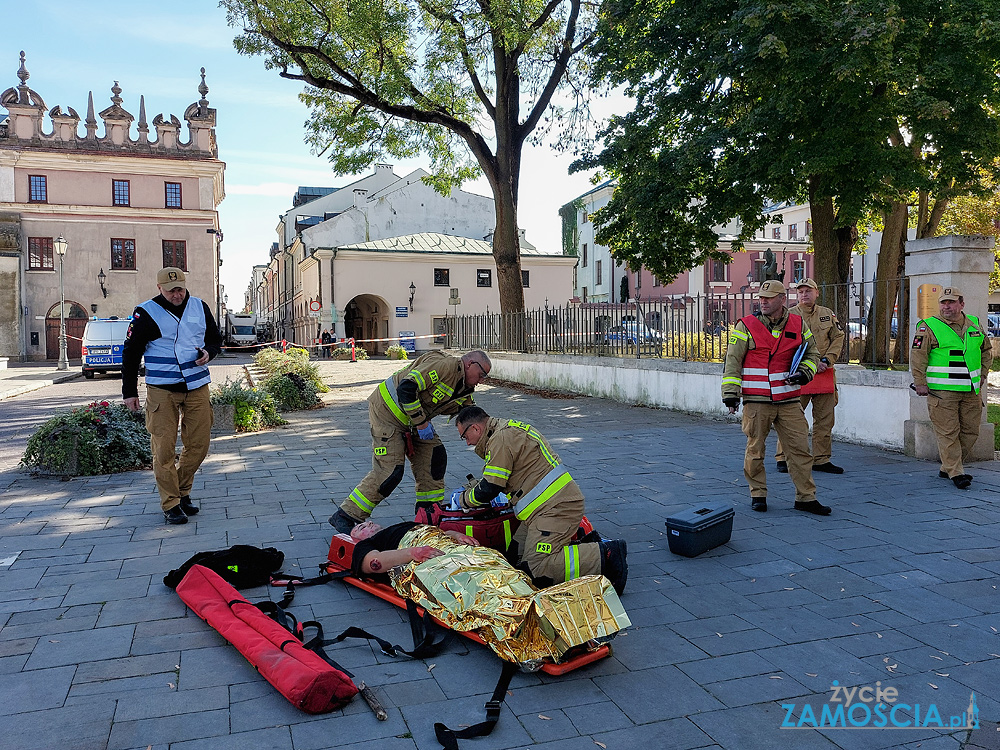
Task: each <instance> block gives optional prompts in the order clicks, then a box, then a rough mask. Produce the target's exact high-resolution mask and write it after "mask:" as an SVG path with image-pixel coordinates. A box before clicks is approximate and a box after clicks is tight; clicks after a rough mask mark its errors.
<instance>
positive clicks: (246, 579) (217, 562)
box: [163, 544, 285, 589]
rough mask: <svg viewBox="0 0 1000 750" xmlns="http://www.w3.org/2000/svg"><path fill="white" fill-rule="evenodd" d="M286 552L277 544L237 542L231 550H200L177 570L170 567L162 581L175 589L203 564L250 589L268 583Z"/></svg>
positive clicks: (233, 583)
mask: <svg viewBox="0 0 1000 750" xmlns="http://www.w3.org/2000/svg"><path fill="white" fill-rule="evenodd" d="M284 560H285V554H284V553H283V552H281V551H279V550H277V549H275V548H274V547H266V548H264V549H261V548H260V547H253V546H251V545H249V544H236V545H233V546H232V547H230V548H229V549H222V550H215V551H214V552H199V553H198V554H197V555H195V556H194V557H192V558H191V559H190V560H188V561H187V562H186V563H184V564H183V565H181V566H180V567H179V568H177V570H171V571H170V572H169V573H167V574H166V575H165V576H164V577H163V583H164V584H166V585H167V586H169V587H170V588H172V589H176V588H177V584H178V583H180V582H181V579H182V578H183V577H184V575H185V574H186V573H187V572H188V570H189V569H190V568H191V566H193V565H203V566H204V567H206V568H208V569H209V570H213V571H215V572H216V573H218V574H219V575H220V576H222V577H223V578H224V579H225V580H226V581H227V582H228V583H230V584H232V585H233V586H234V587H235V588H238V589H243V588H251V587H253V586H265V585H267V583H268V582H269V581H270V579H271V573H273V572H275V571H276V570H279V569H280V568H281V563H282V562H284Z"/></svg>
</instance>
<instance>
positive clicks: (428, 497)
mask: <svg viewBox="0 0 1000 750" xmlns="http://www.w3.org/2000/svg"><path fill="white" fill-rule="evenodd" d="M441 500H444V487H442V488H441V489H439V490H425V491H424V492H418V493H417V502H418V503H437V502H440V501H441Z"/></svg>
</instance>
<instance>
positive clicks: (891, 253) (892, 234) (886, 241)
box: [861, 201, 909, 365]
mask: <svg viewBox="0 0 1000 750" xmlns="http://www.w3.org/2000/svg"><path fill="white" fill-rule="evenodd" d="M908 218H909V205H908V204H907V203H906V201H896V202H894V203H893V204H892V208H891V209H890V211H889V213H887V214H885V215H884V223H885V228H884V229H883V230H882V243H881V245H880V246H879V251H878V266H877V268H876V269H875V288H874V289H873V290H872V304H871V307H870V308H869V310H868V321H867V322H868V336H867V340H866V341H865V351H864V354H863V355H862V357H861V361H862V362H865V363H867V364H874V365H884V364H888V362H889V332H890V330H891V329H890V326H891V325H892V314H893V312H894V310H895V305H896V300H897V299H898V297H899V276H900V273H899V267H900V264H901V263H902V261H903V246H904V243H905V242H906V226H907V221H908ZM897 335H900V334H899V333H897ZM902 335H905V331H904V332H903V334H902Z"/></svg>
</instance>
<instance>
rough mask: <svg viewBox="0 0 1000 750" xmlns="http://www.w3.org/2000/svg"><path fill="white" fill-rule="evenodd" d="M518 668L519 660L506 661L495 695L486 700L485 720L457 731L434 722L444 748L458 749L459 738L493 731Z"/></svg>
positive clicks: (435, 730) (483, 735) (438, 737)
mask: <svg viewBox="0 0 1000 750" xmlns="http://www.w3.org/2000/svg"><path fill="white" fill-rule="evenodd" d="M517 670H518V664H517V662H513V661H504V663H503V669H502V670H501V672H500V679H499V680H497V686H496V688H494V690H493V697H492V698H490V699H489V700H488V701H487V702H486V706H485V708H486V720H485V721H481V722H479V723H478V724H473V725H472V726H471V727H466V728H465V729H459V730H458V731H457V732H456V731H455V730H454V729H449V728H448V727H446V726H445V725H444V724H442V723H440V722H438V723H436V724H434V735H435V736H436V737H437V741H438V742H440V743H441V746H442V747H443V748H444V750H458V741H459V740H467V739H469V738H470V737H485V736H486V735H488V734H490V733H491V732H492V731H493V728H494V727H496V725H497V721H499V720H500V709H501V708H503V702H504V699H506V697H507V688H509V687H510V681H511V678H513V677H514V673H515V672H517Z"/></svg>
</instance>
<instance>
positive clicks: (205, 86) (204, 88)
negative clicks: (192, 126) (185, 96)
mask: <svg viewBox="0 0 1000 750" xmlns="http://www.w3.org/2000/svg"><path fill="white" fill-rule="evenodd" d="M198 93H199V94H201V101H199V102H198V104H201V105H203V106H207V105H208V100H207V99H206V98H205V96H206V95H207V94H208V84H206V83H205V69H204V68H202V69H201V83H200V84H199V85H198Z"/></svg>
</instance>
